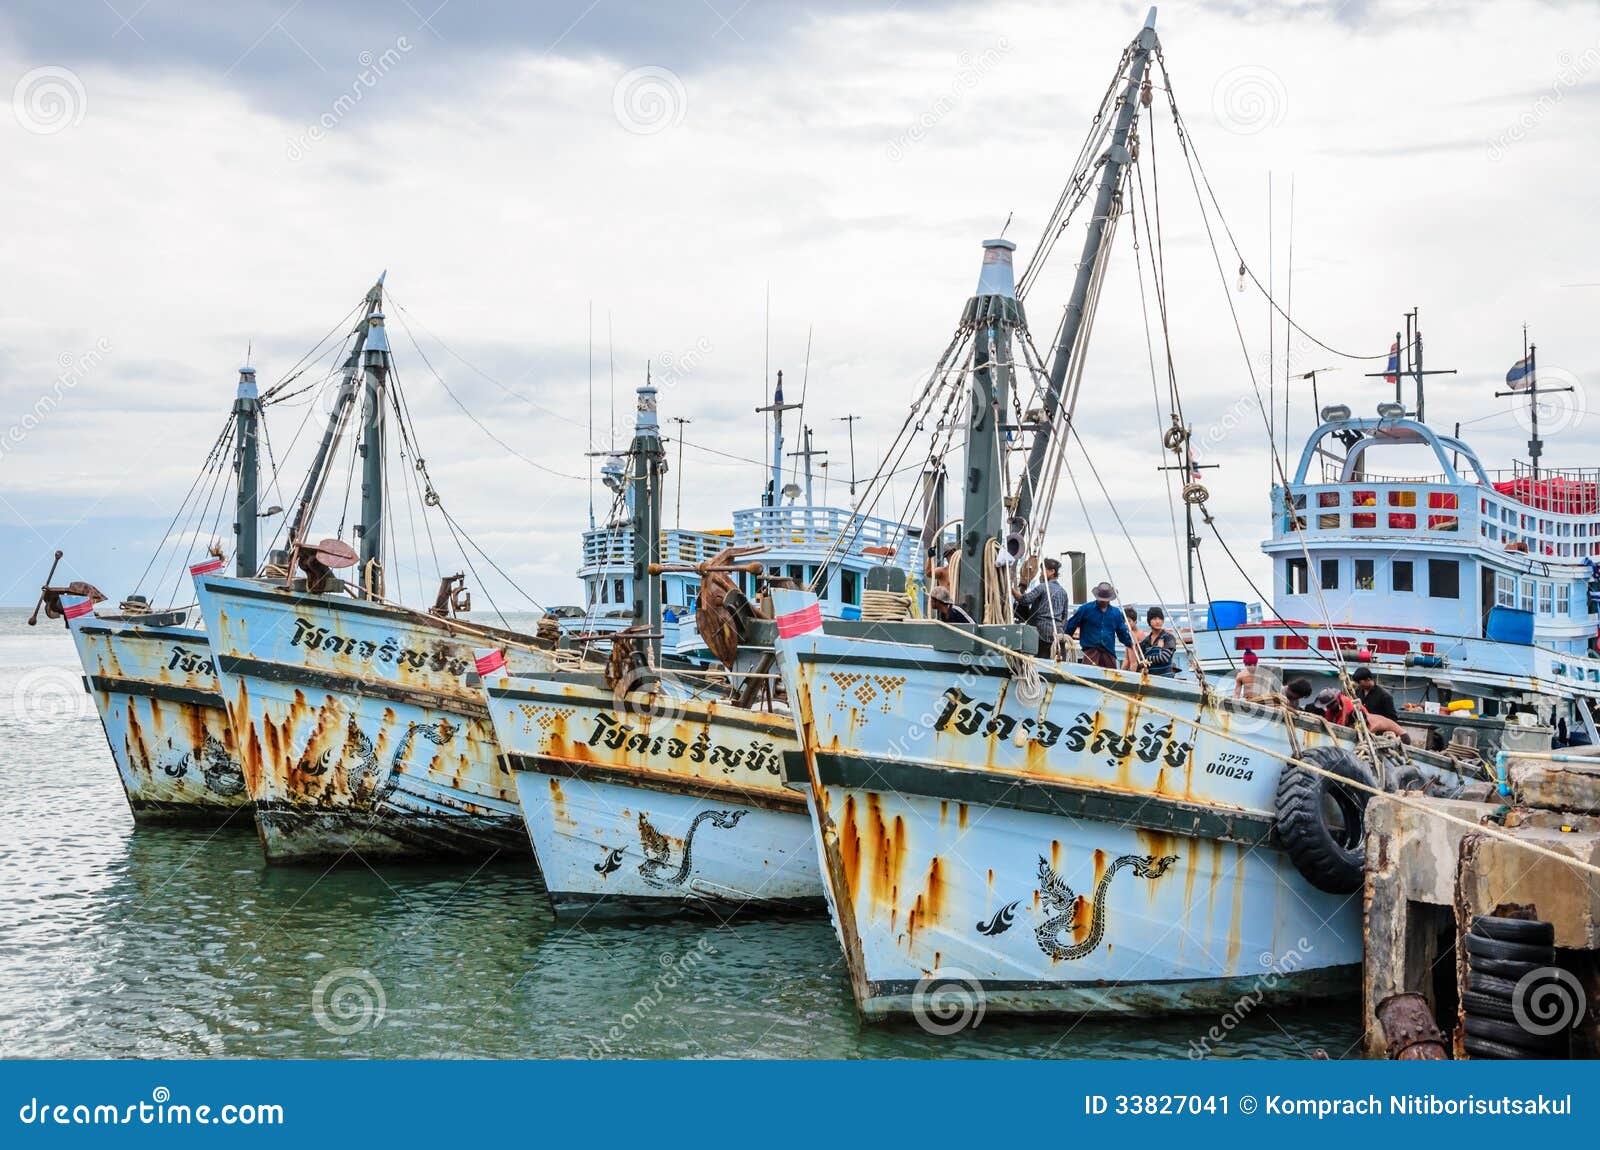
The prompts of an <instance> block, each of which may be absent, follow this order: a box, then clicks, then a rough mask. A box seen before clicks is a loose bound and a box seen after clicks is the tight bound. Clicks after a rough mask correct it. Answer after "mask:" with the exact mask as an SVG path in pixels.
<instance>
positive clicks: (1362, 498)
mask: <svg viewBox="0 0 1600 1150" xmlns="http://www.w3.org/2000/svg"><path fill="white" fill-rule="evenodd" d="M1350 502H1351V503H1352V504H1353V505H1355V506H1356V507H1376V506H1377V505H1378V493H1377V492H1376V491H1354V492H1351V495H1350Z"/></svg>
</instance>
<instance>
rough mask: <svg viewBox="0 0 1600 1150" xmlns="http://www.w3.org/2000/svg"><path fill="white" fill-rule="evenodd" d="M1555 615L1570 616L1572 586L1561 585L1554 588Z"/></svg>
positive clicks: (1567, 584) (1568, 584)
mask: <svg viewBox="0 0 1600 1150" xmlns="http://www.w3.org/2000/svg"><path fill="white" fill-rule="evenodd" d="M1556 614H1557V615H1570V614H1572V584H1570V583H1561V584H1558V585H1557V586H1556Z"/></svg>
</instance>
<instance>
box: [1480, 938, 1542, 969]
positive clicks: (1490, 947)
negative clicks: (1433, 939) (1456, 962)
mask: <svg viewBox="0 0 1600 1150" xmlns="http://www.w3.org/2000/svg"><path fill="white" fill-rule="evenodd" d="M1467 953H1468V954H1470V955H1471V956H1472V957H1473V959H1479V958H1498V959H1502V960H1504V961H1506V962H1537V963H1539V964H1540V965H1541V966H1550V965H1551V964H1552V963H1554V962H1555V960H1556V952H1555V947H1553V946H1539V945H1537V944H1535V943H1526V942H1506V941H1504V940H1502V939H1498V938H1479V937H1478V936H1477V935H1475V934H1469V935H1467Z"/></svg>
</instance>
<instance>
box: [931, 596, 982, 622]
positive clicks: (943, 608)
mask: <svg viewBox="0 0 1600 1150" xmlns="http://www.w3.org/2000/svg"><path fill="white" fill-rule="evenodd" d="M928 609H929V611H930V612H931V613H932V614H933V617H934V618H935V619H937V620H939V622H941V623H970V622H972V616H971V615H968V614H967V612H966V609H965V608H963V607H962V606H961V604H959V603H956V602H953V601H952V600H951V598H950V588H948V587H935V588H934V589H933V590H932V591H931V592H929V594H928Z"/></svg>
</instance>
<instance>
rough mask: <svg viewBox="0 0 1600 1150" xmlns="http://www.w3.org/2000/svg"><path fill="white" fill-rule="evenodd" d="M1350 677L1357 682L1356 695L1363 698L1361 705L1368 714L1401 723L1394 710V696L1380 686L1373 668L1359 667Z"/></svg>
mask: <svg viewBox="0 0 1600 1150" xmlns="http://www.w3.org/2000/svg"><path fill="white" fill-rule="evenodd" d="M1350 677H1351V678H1352V679H1354V680H1355V681H1356V694H1358V695H1359V696H1361V705H1362V706H1363V707H1365V708H1366V709H1367V714H1369V715H1381V716H1382V717H1383V718H1385V719H1389V720H1391V721H1393V722H1396V723H1398V722H1399V721H1400V715H1399V713H1398V712H1396V711H1395V709H1394V696H1393V695H1391V694H1389V692H1388V691H1386V690H1384V689H1383V688H1382V687H1380V686H1378V680H1377V679H1376V678H1375V677H1374V676H1373V674H1372V668H1371V667H1357V668H1356V670H1355V674H1353V675H1351V676H1350Z"/></svg>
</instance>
